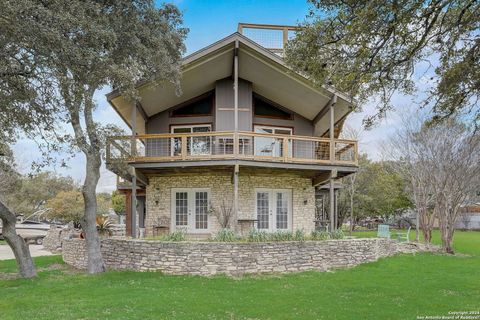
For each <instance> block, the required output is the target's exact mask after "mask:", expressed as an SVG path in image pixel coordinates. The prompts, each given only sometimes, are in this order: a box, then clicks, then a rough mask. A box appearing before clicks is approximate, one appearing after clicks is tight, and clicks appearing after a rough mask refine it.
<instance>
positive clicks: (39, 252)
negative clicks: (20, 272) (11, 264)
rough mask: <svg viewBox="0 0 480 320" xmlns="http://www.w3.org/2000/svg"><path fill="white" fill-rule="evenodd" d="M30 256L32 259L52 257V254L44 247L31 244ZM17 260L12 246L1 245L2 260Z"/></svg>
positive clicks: (0, 258) (0, 256)
mask: <svg viewBox="0 0 480 320" xmlns="http://www.w3.org/2000/svg"><path fill="white" fill-rule="evenodd" d="M30 254H31V255H32V257H39V256H51V255H52V253H51V252H50V251H47V250H45V249H44V248H43V246H42V245H37V244H31V245H30ZM8 259H15V256H14V255H13V252H12V250H11V249H10V246H8V245H2V244H0V260H8Z"/></svg>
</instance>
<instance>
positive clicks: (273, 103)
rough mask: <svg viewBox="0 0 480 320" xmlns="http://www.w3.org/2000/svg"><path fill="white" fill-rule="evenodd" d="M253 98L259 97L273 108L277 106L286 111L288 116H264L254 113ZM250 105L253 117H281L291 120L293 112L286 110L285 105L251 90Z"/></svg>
mask: <svg viewBox="0 0 480 320" xmlns="http://www.w3.org/2000/svg"><path fill="white" fill-rule="evenodd" d="M255 99H260V100H263V101H264V102H266V103H268V104H271V105H272V106H274V107H275V108H278V109H280V110H282V111H284V112H286V113H288V114H289V116H288V117H287V116H285V117H282V116H264V115H257V114H256V113H255ZM252 106H253V116H254V117H257V118H267V119H282V120H293V117H294V116H293V112H292V111H291V110H288V109H287V108H285V107H282V106H281V105H279V104H278V103H276V102H274V101H272V100H269V99H267V98H265V97H264V96H261V95H259V94H258V93H255V92H253V94H252Z"/></svg>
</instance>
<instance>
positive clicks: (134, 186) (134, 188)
mask: <svg viewBox="0 0 480 320" xmlns="http://www.w3.org/2000/svg"><path fill="white" fill-rule="evenodd" d="M134 171H135V170H134ZM131 203H132V209H131V214H132V222H131V223H132V238H136V237H137V178H136V177H135V175H134V176H133V179H132V202H131Z"/></svg>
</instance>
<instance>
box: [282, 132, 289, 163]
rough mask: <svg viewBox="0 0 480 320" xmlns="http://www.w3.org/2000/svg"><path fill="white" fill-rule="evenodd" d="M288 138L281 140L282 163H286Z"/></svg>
mask: <svg viewBox="0 0 480 320" xmlns="http://www.w3.org/2000/svg"><path fill="white" fill-rule="evenodd" d="M288 152H289V150H288V138H283V161H285V162H287V161H288Z"/></svg>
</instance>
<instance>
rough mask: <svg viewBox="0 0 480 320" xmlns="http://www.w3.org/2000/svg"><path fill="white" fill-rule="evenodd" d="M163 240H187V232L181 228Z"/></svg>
mask: <svg viewBox="0 0 480 320" xmlns="http://www.w3.org/2000/svg"><path fill="white" fill-rule="evenodd" d="M162 240H164V241H174V242H177V241H184V240H185V232H184V231H181V230H177V231H174V232H172V233H170V234H169V235H166V236H165V237H164V238H163V239H162Z"/></svg>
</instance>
